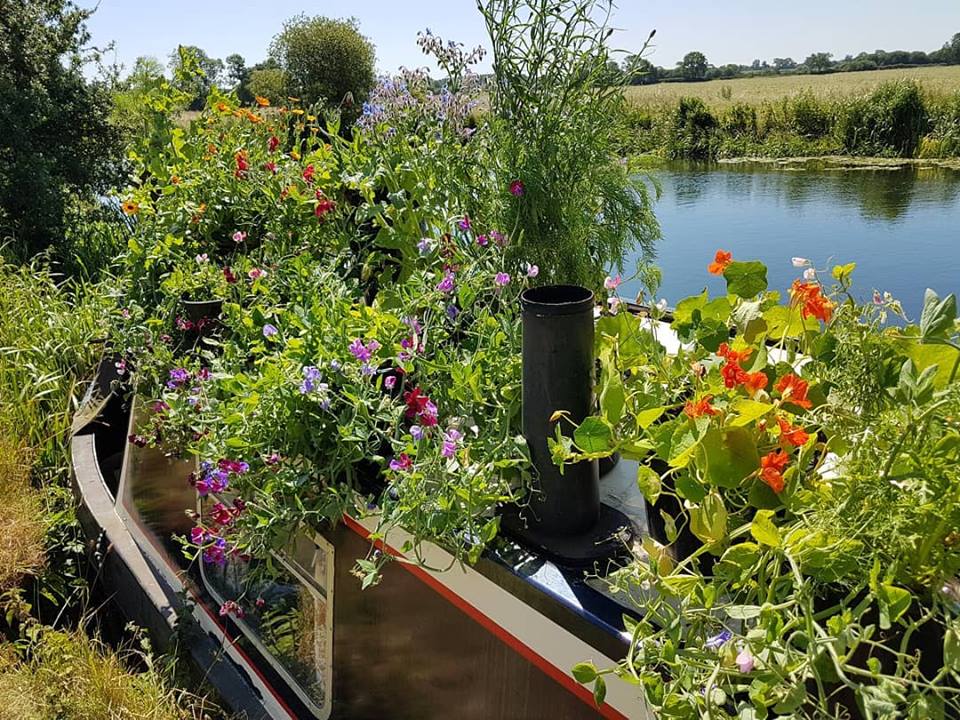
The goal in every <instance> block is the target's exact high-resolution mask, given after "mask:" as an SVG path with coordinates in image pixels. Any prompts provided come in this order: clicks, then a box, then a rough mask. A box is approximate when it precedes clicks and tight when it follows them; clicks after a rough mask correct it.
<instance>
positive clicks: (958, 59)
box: [942, 33, 960, 65]
mask: <svg viewBox="0 0 960 720" xmlns="http://www.w3.org/2000/svg"><path fill="white" fill-rule="evenodd" d="M942 57H943V58H944V61H945V62H948V63H953V64H956V65H960V33H957V34H956V35H954V36H953V37H952V38H950V40H949V42H947V43H946V44H945V45H944V46H943V53H942Z"/></svg>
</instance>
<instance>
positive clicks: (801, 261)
mask: <svg viewBox="0 0 960 720" xmlns="http://www.w3.org/2000/svg"><path fill="white" fill-rule="evenodd" d="M790 262H791V263H792V264H793V266H794V267H795V268H802V267H807V266H808V265H810V261H809V260H807V259H806V258H802V257H795V258H790Z"/></svg>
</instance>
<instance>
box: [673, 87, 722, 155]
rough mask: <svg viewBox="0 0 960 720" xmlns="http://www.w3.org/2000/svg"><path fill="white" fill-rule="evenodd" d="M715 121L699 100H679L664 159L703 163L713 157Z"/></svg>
mask: <svg viewBox="0 0 960 720" xmlns="http://www.w3.org/2000/svg"><path fill="white" fill-rule="evenodd" d="M716 128H717V119H716V118H715V117H714V116H713V115H712V114H711V112H710V110H709V109H707V106H706V104H705V103H704V102H703V100H700V99H699V98H680V104H679V105H678V106H677V109H676V111H675V112H674V114H673V117H672V121H671V126H670V129H669V136H668V138H667V141H666V146H665V148H664V152H665V154H666V156H667V157H669V158H673V159H677V158H684V157H686V158H693V159H696V160H705V159H709V158H711V157H712V156H713V153H714V150H713V137H714V133H715V131H716Z"/></svg>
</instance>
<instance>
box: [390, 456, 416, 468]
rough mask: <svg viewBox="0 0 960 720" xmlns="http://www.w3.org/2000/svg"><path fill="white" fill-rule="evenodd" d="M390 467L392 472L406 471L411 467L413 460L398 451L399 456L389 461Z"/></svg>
mask: <svg viewBox="0 0 960 720" xmlns="http://www.w3.org/2000/svg"><path fill="white" fill-rule="evenodd" d="M390 469H391V470H393V471H394V472H406V471H407V470H411V469H413V460H411V459H410V456H409V455H407V454H406V453H400V456H399V457H395V458H394V459H393V460H391V461H390Z"/></svg>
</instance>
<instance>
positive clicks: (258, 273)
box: [247, 268, 267, 282]
mask: <svg viewBox="0 0 960 720" xmlns="http://www.w3.org/2000/svg"><path fill="white" fill-rule="evenodd" d="M266 276H267V271H266V270H261V269H260V268H253V269H252V270H250V272H248V273H247V277H249V278H250V279H251V280H253V281H254V282H256V281H257V280H259V279H260V278H263V277H266Z"/></svg>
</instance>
